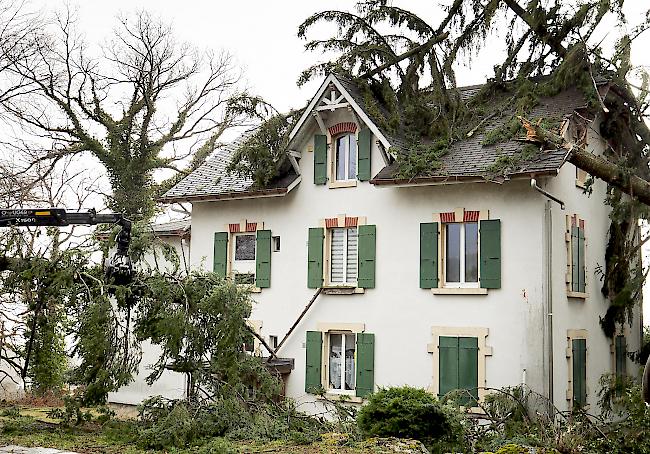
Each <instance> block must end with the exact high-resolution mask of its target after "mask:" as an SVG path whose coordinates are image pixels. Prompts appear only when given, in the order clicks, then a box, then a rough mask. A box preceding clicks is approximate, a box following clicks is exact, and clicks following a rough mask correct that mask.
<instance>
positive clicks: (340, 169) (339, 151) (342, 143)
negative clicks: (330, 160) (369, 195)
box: [334, 134, 357, 181]
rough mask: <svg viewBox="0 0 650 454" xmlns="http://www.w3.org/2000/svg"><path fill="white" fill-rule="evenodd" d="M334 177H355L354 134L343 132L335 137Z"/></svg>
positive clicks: (344, 179)
mask: <svg viewBox="0 0 650 454" xmlns="http://www.w3.org/2000/svg"><path fill="white" fill-rule="evenodd" d="M335 151H336V157H335V160H334V165H335V173H334V175H335V178H336V180H337V181H348V180H356V178H357V140H356V138H355V135H354V134H345V135H343V136H340V137H338V138H337V139H336V145H335Z"/></svg>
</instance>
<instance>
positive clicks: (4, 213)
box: [0, 208, 133, 285]
mask: <svg viewBox="0 0 650 454" xmlns="http://www.w3.org/2000/svg"><path fill="white" fill-rule="evenodd" d="M97 224H116V225H119V226H120V227H122V229H121V230H120V232H119V233H118V234H117V236H116V238H115V242H116V244H117V247H116V249H117V251H116V252H115V254H114V255H113V256H112V257H111V258H110V260H109V262H108V265H107V267H106V276H107V277H109V278H112V279H113V280H114V282H115V284H118V285H124V284H127V283H129V282H130V281H131V279H132V277H133V267H132V265H131V259H130V258H129V244H130V242H131V221H129V220H128V219H127V218H125V217H124V215H122V214H119V213H97V212H96V211H95V210H94V209H91V210H88V211H70V212H69V211H66V210H65V209H64V208H38V209H11V210H0V227H10V226H19V227H20V226H22V227H47V226H53V227H65V226H68V225H97Z"/></svg>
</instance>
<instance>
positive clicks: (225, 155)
mask: <svg viewBox="0 0 650 454" xmlns="http://www.w3.org/2000/svg"><path fill="white" fill-rule="evenodd" d="M336 78H337V80H338V81H339V82H340V83H341V85H342V86H343V87H344V88H345V90H346V91H347V92H348V93H349V94H350V96H351V97H352V98H353V100H354V101H355V102H356V103H357V104H358V105H359V106H360V107H361V108H363V106H364V105H365V102H364V96H363V95H362V92H361V90H360V89H359V87H358V86H357V85H356V84H355V83H354V82H353V81H351V80H349V79H347V78H345V77H342V76H339V75H336ZM481 87H483V85H473V86H469V87H460V88H458V90H459V91H460V95H461V99H462V100H463V101H464V102H467V101H468V100H469V99H470V98H472V97H473V96H475V95H476V94H477V93H479V91H480V89H481ZM510 97H511V95H510V94H507V93H503V94H502V97H501V98H500V99H501V101H505V100H506V99H507V98H510ZM585 104H586V103H585V100H584V98H583V96H582V94H581V93H580V92H579V91H578V90H576V89H570V90H566V91H564V92H561V93H560V94H558V95H556V96H554V97H551V98H543V99H541V100H540V102H539V104H538V105H537V106H536V107H535V108H534V109H533V110H532V111H531V112H530V114H529V117H530V118H533V119H534V118H538V117H546V118H548V117H556V118H558V119H561V118H562V117H565V116H567V115H570V114H572V113H573V112H574V111H575V110H576V109H579V108H581V107H584V106H585ZM377 107H378V108H379V110H380V112H381V113H382V114H383V115H385V116H386V117H387V116H388V115H389V113H388V110H387V109H385V108H384V107H383V106H382V105H381V104H380V103H378V105H377ZM502 107H503V109H504V114H503V115H500V116H496V117H495V118H493V119H492V120H490V121H488V122H486V124H485V125H484V127H483V128H482V129H481V130H479V131H477V132H476V133H475V134H474V135H473V136H472V137H469V138H467V139H464V140H461V141H458V142H455V143H453V144H452V146H451V147H450V148H449V150H448V152H447V153H446V154H445V155H444V156H443V157H442V158H441V164H442V165H441V167H440V168H439V169H438V170H436V171H434V172H431V173H429V174H427V175H422V176H419V177H418V178H415V179H413V180H411V181H412V182H414V183H417V182H418V180H421V181H426V180H431V179H434V180H437V181H444V180H446V179H449V180H464V179H473V178H485V177H486V169H489V168H490V166H492V165H493V164H494V163H495V162H496V161H497V160H498V159H499V157H501V156H513V155H515V154H517V153H518V152H520V151H521V150H522V149H523V147H524V146H525V144H524V143H522V142H520V141H515V140H509V141H507V142H504V143H498V144H495V145H483V144H482V142H483V139H484V138H485V133H486V132H489V131H490V130H493V129H495V128H498V127H499V126H501V125H503V124H504V123H505V122H507V121H508V120H509V119H510V118H511V116H512V112H508V107H509V106H507V105H503V106H502ZM376 126H377V127H380V126H379V125H376ZM253 132H254V130H251V131H248V132H246V133H244V134H242V135H241V136H239V137H238V138H237V139H236V140H234V141H233V142H231V143H229V144H227V145H224V146H222V147H221V148H219V149H218V150H217V151H216V152H215V154H214V156H212V157H211V158H210V159H209V160H207V161H206V162H205V163H204V164H203V165H201V166H200V167H199V168H198V169H196V170H195V171H194V172H192V173H191V174H190V175H188V176H187V177H185V178H184V179H183V180H181V181H180V182H179V183H178V184H176V186H174V187H173V188H171V189H170V190H169V191H167V193H165V195H164V196H163V197H162V198H161V200H162V201H163V202H168V203H170V202H180V201H198V200H214V199H228V198H241V197H253V196H256V195H271V194H273V195H283V194H285V193H286V192H288V188H289V187H290V186H291V184H292V183H294V182H295V181H296V180H297V178H298V175H296V173H295V172H294V171H293V169H292V168H290V170H289V171H288V172H287V173H285V174H284V175H282V176H281V177H279V178H278V179H277V180H276V181H274V182H272V183H271V184H270V185H269V186H268V187H266V188H264V189H256V188H255V187H254V186H253V181H252V180H251V179H248V178H242V177H239V176H237V175H235V174H229V173H228V172H226V168H227V167H228V163H229V162H230V159H231V158H232V156H233V153H234V152H235V151H236V150H237V149H238V148H239V146H240V145H241V144H242V143H243V142H244V141H245V140H246V139H247V138H249V137H250V136H251V135H252V134H253ZM381 132H382V134H384V136H385V137H386V138H387V140H388V141H389V142H390V144H391V146H392V147H394V148H397V149H398V150H401V151H406V150H407V147H408V145H407V140H406V139H405V138H404V137H401V136H400V135H399V134H390V133H389V132H388V131H383V130H382V131H381ZM565 158H566V152H565V151H564V150H554V151H547V152H540V153H538V154H537V155H536V156H534V157H533V158H532V159H530V160H527V161H522V162H520V163H518V164H517V166H516V168H513V169H509V171H508V175H507V176H514V175H517V174H531V173H537V174H541V173H551V172H554V171H557V170H558V169H559V168H560V167H561V166H562V165H563V164H564V161H565ZM398 171H399V169H398V166H397V163H395V162H393V163H391V164H389V165H387V166H386V167H385V168H384V169H382V170H381V171H380V172H379V173H378V174H377V175H376V176H375V177H374V178H373V179H372V180H371V182H372V183H374V184H387V183H394V182H399V181H402V180H399V179H398V177H397V175H398Z"/></svg>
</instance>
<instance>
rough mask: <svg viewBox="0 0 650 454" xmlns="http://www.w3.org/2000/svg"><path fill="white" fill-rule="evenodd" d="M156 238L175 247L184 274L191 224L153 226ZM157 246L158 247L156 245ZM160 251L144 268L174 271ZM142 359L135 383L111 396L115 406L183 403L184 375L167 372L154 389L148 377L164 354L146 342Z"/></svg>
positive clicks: (153, 255) (186, 221)
mask: <svg viewBox="0 0 650 454" xmlns="http://www.w3.org/2000/svg"><path fill="white" fill-rule="evenodd" d="M152 233H153V234H154V235H155V237H156V238H157V239H158V240H160V241H164V242H165V243H166V244H168V245H170V246H172V247H173V248H174V250H175V251H176V255H177V257H178V260H179V271H180V272H181V273H184V272H185V271H186V270H188V269H189V266H190V237H191V235H190V222H189V220H178V221H171V222H165V223H159V224H154V225H152ZM154 244H155V243H154ZM159 251H160V248H154V253H148V254H147V255H146V256H145V257H144V259H143V262H144V263H143V265H142V266H143V268H145V269H146V268H150V269H157V270H160V271H172V270H173V264H172V263H171V262H169V261H167V260H166V259H165V257H164V256H163V255H162V253H157V252H159ZM141 348H142V359H141V361H140V367H139V370H138V373H137V374H136V375H135V377H134V380H133V381H132V382H131V383H129V384H128V385H126V386H123V387H122V388H120V390H119V391H118V392H112V393H109V396H108V400H109V402H111V403H114V404H126V405H137V404H139V403H140V402H142V400H143V399H145V398H147V397H150V396H156V395H162V396H165V397H167V398H169V399H181V398H183V397H184V396H185V395H186V391H187V383H186V377H185V375H183V374H180V373H178V372H173V371H169V370H167V371H164V372H163V373H162V375H161V376H160V378H159V379H158V380H156V381H155V382H154V383H153V384H152V385H149V384H147V381H146V379H147V376H149V374H151V372H152V367H153V366H154V365H155V364H156V363H157V362H158V359H159V358H160V353H161V350H160V348H159V347H157V346H155V345H151V344H150V343H149V342H143V344H142V346H141Z"/></svg>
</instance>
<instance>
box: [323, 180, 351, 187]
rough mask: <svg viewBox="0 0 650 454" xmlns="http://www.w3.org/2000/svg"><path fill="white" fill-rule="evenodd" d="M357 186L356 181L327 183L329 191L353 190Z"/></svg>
mask: <svg viewBox="0 0 650 454" xmlns="http://www.w3.org/2000/svg"><path fill="white" fill-rule="evenodd" d="M356 186H357V180H344V181H336V180H334V181H330V182H329V188H330V189H337V188H354V187H356Z"/></svg>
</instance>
